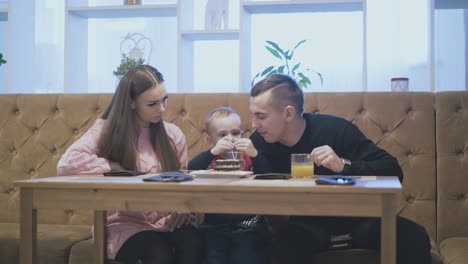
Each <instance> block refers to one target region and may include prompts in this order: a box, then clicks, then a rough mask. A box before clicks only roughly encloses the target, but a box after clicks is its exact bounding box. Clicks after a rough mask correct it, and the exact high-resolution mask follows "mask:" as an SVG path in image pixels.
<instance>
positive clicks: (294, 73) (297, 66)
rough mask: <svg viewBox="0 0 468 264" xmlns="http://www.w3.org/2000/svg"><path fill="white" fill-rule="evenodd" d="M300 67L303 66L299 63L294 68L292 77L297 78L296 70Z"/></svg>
mask: <svg viewBox="0 0 468 264" xmlns="http://www.w3.org/2000/svg"><path fill="white" fill-rule="evenodd" d="M299 66H301V63H300V62H299V63H297V64H296V65H294V67H293V68H292V70H291V72H292V75H293V76H295V75H296V70H297V69H298V68H299Z"/></svg>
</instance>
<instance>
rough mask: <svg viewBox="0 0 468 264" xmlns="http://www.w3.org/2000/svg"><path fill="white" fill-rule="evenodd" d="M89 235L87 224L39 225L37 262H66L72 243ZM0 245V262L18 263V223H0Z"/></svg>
mask: <svg viewBox="0 0 468 264" xmlns="http://www.w3.org/2000/svg"><path fill="white" fill-rule="evenodd" d="M91 236H92V234H91V229H90V227H89V226H72V225H39V226H38V229H37V257H38V261H37V263H38V264H66V263H68V255H69V252H70V249H71V247H72V246H73V244H75V243H77V242H78V241H82V240H85V239H89V238H90V237H91ZM0 245H1V246H0V263H19V257H18V250H19V224H15V223H0ZM83 263H86V262H83Z"/></svg>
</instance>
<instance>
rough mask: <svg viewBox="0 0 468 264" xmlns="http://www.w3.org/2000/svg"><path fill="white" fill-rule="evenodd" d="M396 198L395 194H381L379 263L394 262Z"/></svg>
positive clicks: (388, 263)
mask: <svg viewBox="0 0 468 264" xmlns="http://www.w3.org/2000/svg"><path fill="white" fill-rule="evenodd" d="M396 207H397V199H396V195H395V194H384V195H382V225H381V232H382V238H381V239H382V240H381V248H380V263H382V264H395V263H396V217H397V215H396V212H397V208H396Z"/></svg>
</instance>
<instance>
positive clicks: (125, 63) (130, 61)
mask: <svg viewBox="0 0 468 264" xmlns="http://www.w3.org/2000/svg"><path fill="white" fill-rule="evenodd" d="M143 63H145V60H144V59H142V58H139V59H134V58H131V57H129V56H127V55H125V54H124V53H122V59H121V60H120V65H119V67H117V69H116V70H115V71H113V72H112V73H113V74H114V75H115V76H117V78H119V79H120V78H122V76H123V75H124V74H125V73H126V72H127V71H128V70H130V69H131V68H133V67H135V66H138V65H141V64H143Z"/></svg>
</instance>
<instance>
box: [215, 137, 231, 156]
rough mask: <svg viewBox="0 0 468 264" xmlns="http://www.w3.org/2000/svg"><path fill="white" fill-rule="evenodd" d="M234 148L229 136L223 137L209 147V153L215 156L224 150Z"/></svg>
mask: <svg viewBox="0 0 468 264" xmlns="http://www.w3.org/2000/svg"><path fill="white" fill-rule="evenodd" d="M233 148H234V143H232V142H231V138H229V137H223V138H222V139H220V140H218V142H216V145H215V146H214V147H213V148H212V149H211V154H213V155H215V156H217V155H219V154H221V153H223V152H225V151H226V150H231V149H233Z"/></svg>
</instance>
